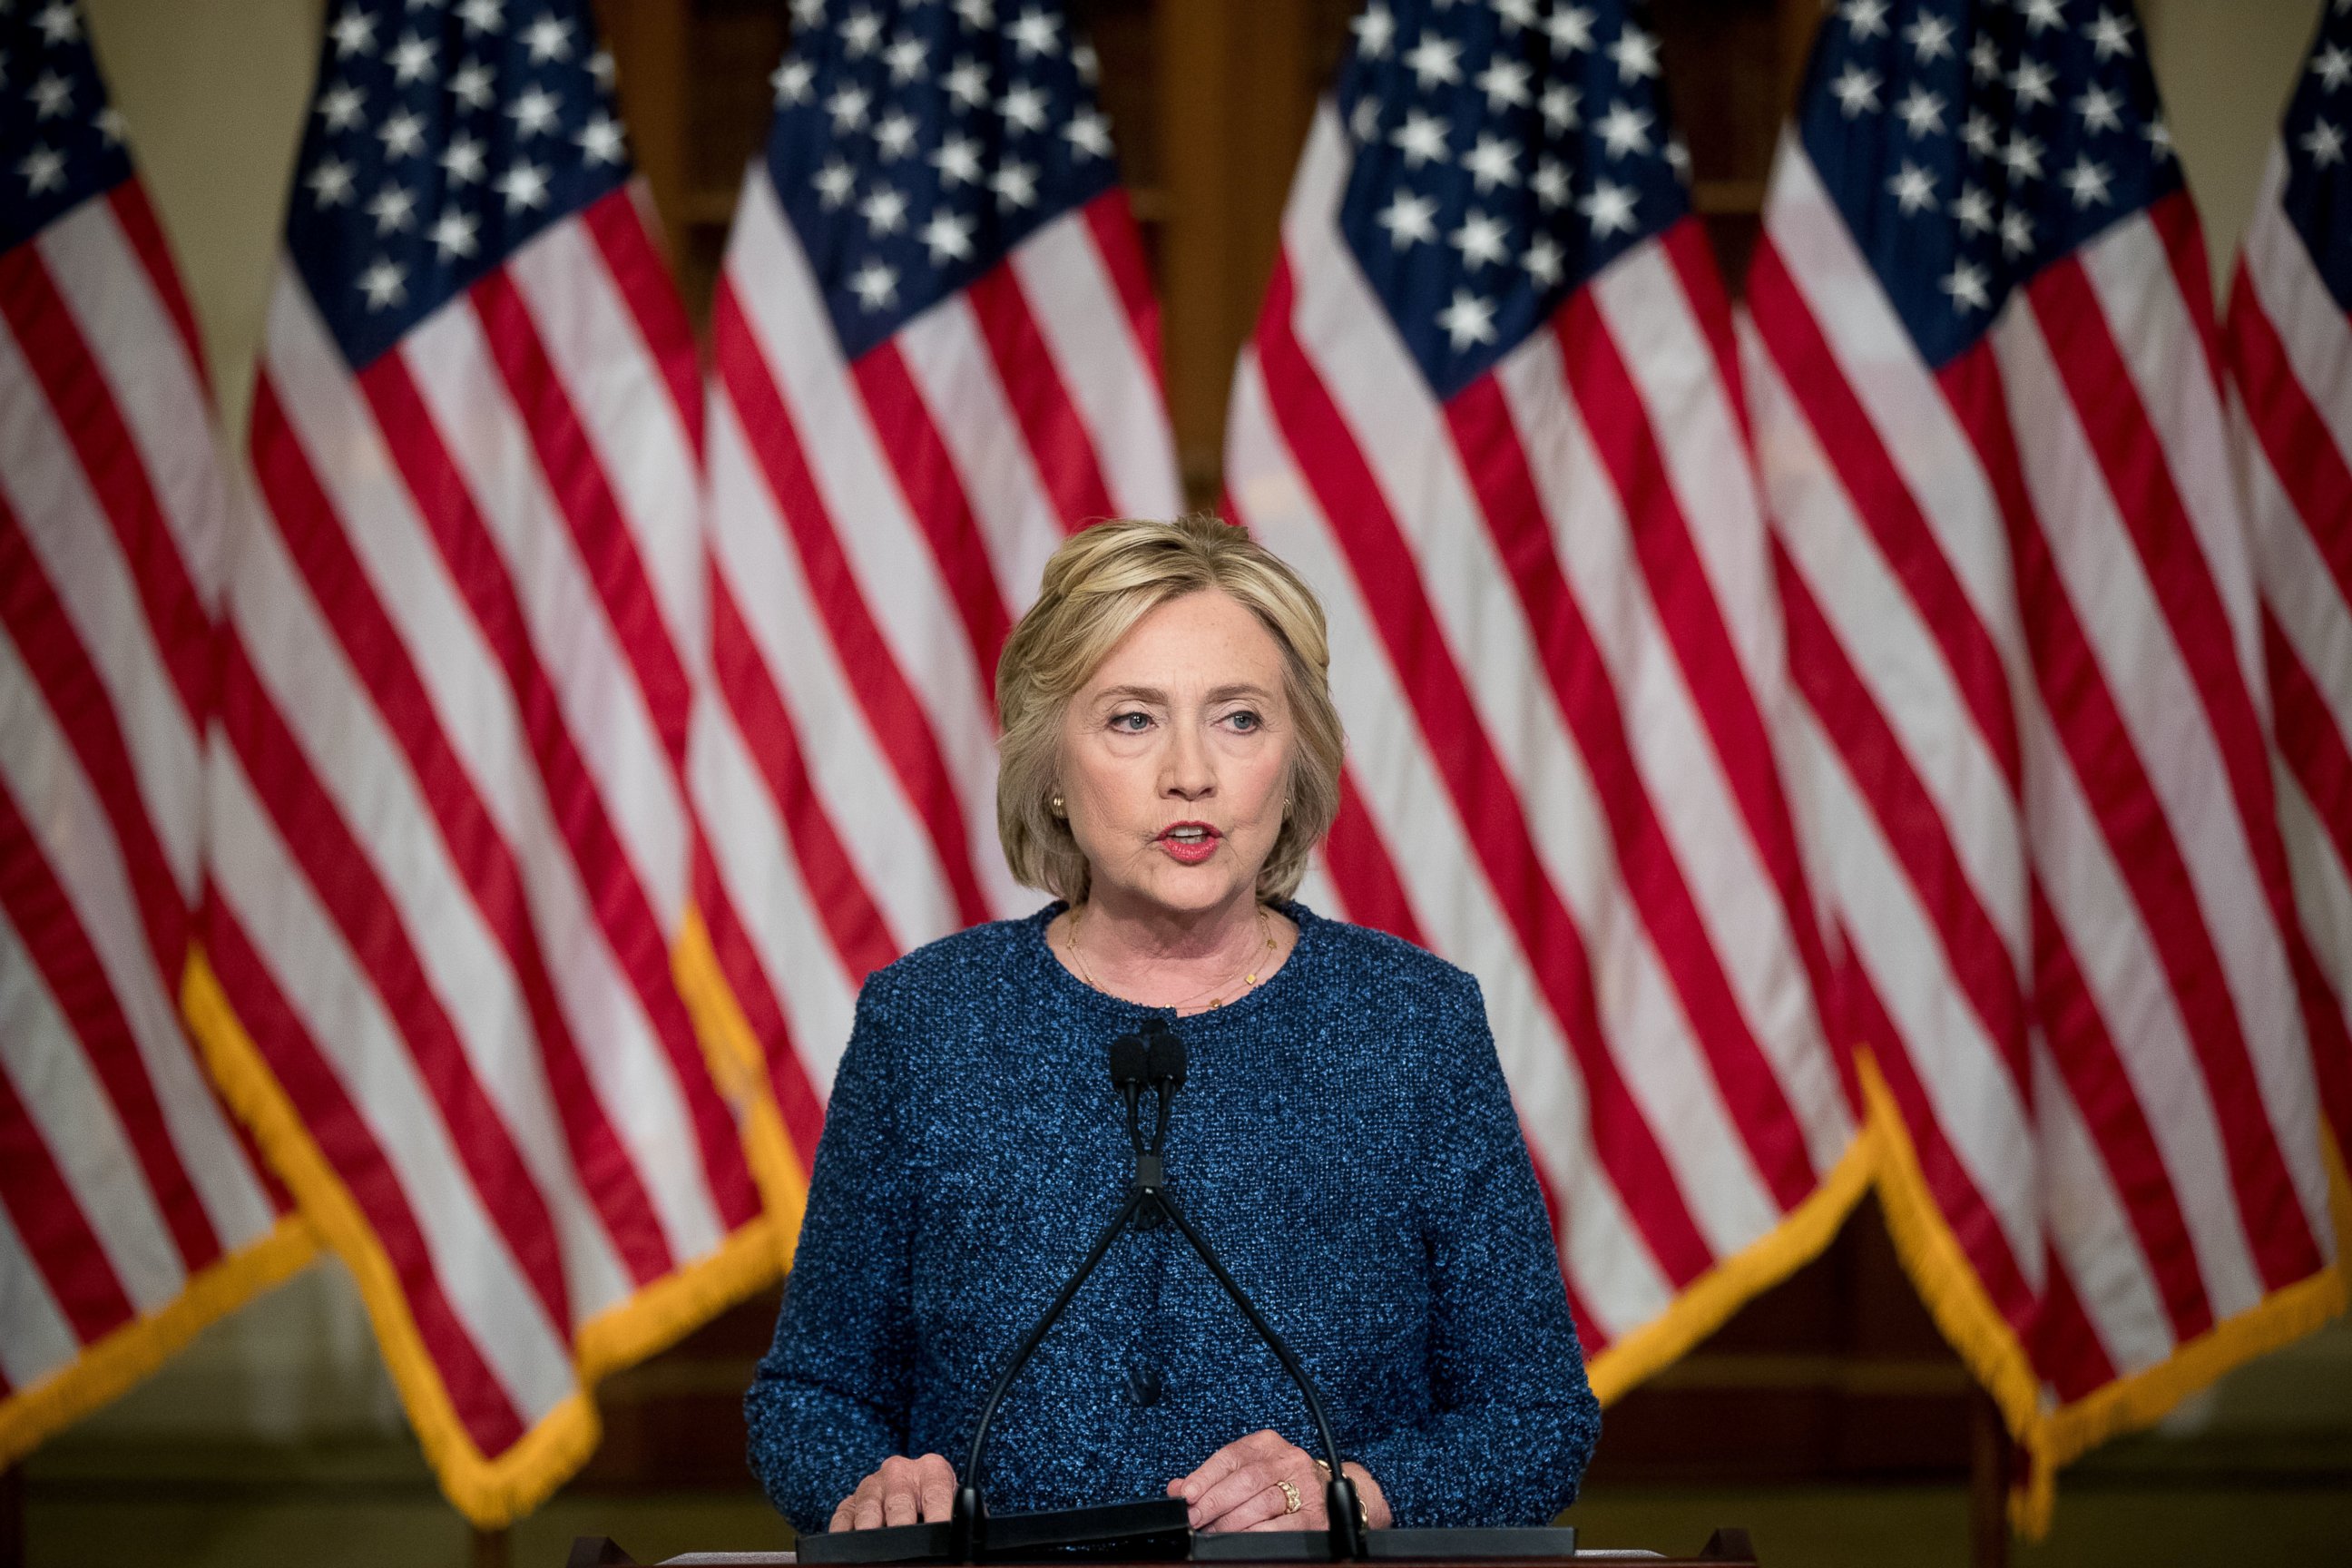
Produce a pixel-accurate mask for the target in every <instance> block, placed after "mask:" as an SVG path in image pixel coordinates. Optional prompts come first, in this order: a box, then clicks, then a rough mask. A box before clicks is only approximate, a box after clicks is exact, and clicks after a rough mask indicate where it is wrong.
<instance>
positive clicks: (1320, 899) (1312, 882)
mask: <svg viewBox="0 0 2352 1568" xmlns="http://www.w3.org/2000/svg"><path fill="white" fill-rule="evenodd" d="M1297 899H1298V901H1299V902H1300V903H1302V904H1305V905H1306V906H1307V908H1308V909H1310V910H1314V911H1315V912H1316V913H1317V914H1319V915H1325V916H1328V917H1329V918H1330V919H1332V920H1338V921H1344V920H1348V919H1349V918H1350V917H1349V913H1348V906H1347V903H1346V901H1345V900H1342V899H1341V898H1340V897H1339V884H1338V883H1337V882H1334V881H1333V880H1331V868H1330V866H1329V864H1328V862H1327V861H1326V859H1325V858H1324V856H1323V855H1322V854H1321V853H1319V852H1318V853H1317V854H1316V855H1315V856H1313V857H1312V858H1309V859H1308V860H1307V870H1306V873H1305V874H1304V875H1303V876H1301V877H1300V878H1299V879H1298V892H1297Z"/></svg>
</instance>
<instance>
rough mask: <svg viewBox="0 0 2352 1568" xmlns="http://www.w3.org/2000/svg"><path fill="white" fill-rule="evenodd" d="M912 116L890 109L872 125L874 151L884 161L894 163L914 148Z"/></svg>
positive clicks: (914, 128) (913, 121) (914, 125)
mask: <svg viewBox="0 0 2352 1568" xmlns="http://www.w3.org/2000/svg"><path fill="white" fill-rule="evenodd" d="M916 130H917V127H916V124H915V120H914V116H912V115H910V114H908V113H906V112H905V111H904V110H896V109H894V110H891V111H890V112H889V113H887V114H886V115H884V116H883V117H882V119H881V121H880V122H879V123H877V125H876V126H875V127H874V151H875V153H877V155H879V156H880V158H881V160H882V161H883V162H884V163H897V162H898V160H899V159H901V158H904V157H907V156H908V155H909V154H911V153H913V152H914V150H915V132H916Z"/></svg>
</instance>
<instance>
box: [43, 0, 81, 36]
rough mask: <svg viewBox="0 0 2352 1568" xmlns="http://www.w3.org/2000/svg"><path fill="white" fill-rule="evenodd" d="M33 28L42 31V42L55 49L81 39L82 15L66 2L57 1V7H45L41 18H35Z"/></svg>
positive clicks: (62, 0) (64, 0) (63, 0)
mask: <svg viewBox="0 0 2352 1568" xmlns="http://www.w3.org/2000/svg"><path fill="white" fill-rule="evenodd" d="M33 26H36V27H38V28H39V29H40V30H41V42H42V43H43V44H44V45H46V46H47V47H50V48H55V47H58V45H59V44H70V43H72V42H73V41H74V40H75V39H77V38H79V37H81V13H80V12H79V11H77V10H75V9H74V8H73V7H72V6H71V5H68V4H67V3H66V0H57V4H56V5H49V6H47V7H45V8H44V9H43V10H42V12H41V14H40V15H39V16H36V17H34V18H33Z"/></svg>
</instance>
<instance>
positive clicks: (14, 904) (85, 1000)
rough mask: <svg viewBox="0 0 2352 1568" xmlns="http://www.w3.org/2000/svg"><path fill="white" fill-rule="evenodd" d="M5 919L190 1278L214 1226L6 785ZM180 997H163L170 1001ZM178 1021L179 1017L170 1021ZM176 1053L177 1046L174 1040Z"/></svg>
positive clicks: (124, 1023) (115, 1004)
mask: <svg viewBox="0 0 2352 1568" xmlns="http://www.w3.org/2000/svg"><path fill="white" fill-rule="evenodd" d="M0 910H6V911H7V915H8V921H9V923H10V924H12V925H14V926H15V927H16V937H17V940H18V941H19V942H22V943H23V944H24V949H25V953H26V957H27V958H28V959H29V960H30V961H31V963H32V965H33V967H34V968H35V969H37V970H38V971H39V972H40V975H41V981H42V984H44V985H46V986H47V989H48V993H49V997H50V999H51V1000H52V1001H53V1002H55V1003H56V1004H57V1007H58V1012H59V1013H61V1014H63V1015H64V1017H65V1021H66V1024H67V1026H68V1027H69V1028H70V1029H71V1030H72V1032H73V1036H74V1038H75V1040H76V1041H77V1042H79V1045H80V1047H81V1055H82V1058H83V1059H84V1060H85V1061H87V1062H88V1063H89V1068H90V1071H91V1072H92V1073H93V1074H95V1075H96V1077H97V1079H98V1081H99V1083H100V1086H101V1087H103V1088H104V1089H105V1090H106V1098H107V1100H108V1101H109V1102H110V1104H111V1105H112V1106H113V1108H114V1114H115V1117H116V1119H117V1120H118V1121H121V1124H122V1136H123V1141H124V1142H126V1143H128V1144H129V1145H130V1146H131V1155H132V1157H133V1158H135V1159H136V1160H137V1161H138V1162H139V1170H140V1173H141V1174H142V1175H143V1176H144V1177H145V1178H146V1195H147V1196H148V1197H149V1199H151V1200H152V1202H153V1204H154V1205H155V1207H156V1209H157V1210H158V1212H160V1213H161V1215H163V1224H164V1226H165V1227H166V1228H168V1229H169V1230H170V1231H171V1233H172V1241H173V1246H174V1247H177V1248H178V1250H179V1254H180V1266H181V1268H183V1269H184V1271H186V1272H187V1273H189V1274H194V1273H195V1272H197V1271H198V1270H199V1269H202V1268H205V1267H206V1266H207V1265H209V1264H211V1263H212V1262H213V1260H214V1259H215V1258H218V1257H219V1256H220V1255H221V1244H220V1237H219V1236H218V1235H216V1234H215V1232H214V1230H213V1225H212V1219H211V1216H210V1215H206V1214H205V1208H204V1203H203V1200H202V1199H201V1198H200V1197H199V1196H198V1195H197V1194H196V1190H195V1187H194V1184H192V1183H190V1181H189V1180H188V1173H187V1169H186V1167H185V1166H184V1165H182V1164H181V1163H180V1151H179V1147H178V1145H177V1144H175V1143H174V1142H173V1141H172V1131H171V1128H170V1127H169V1126H168V1125H167V1124H166V1123H165V1122H164V1121H163V1105H162V1103H161V1102H160V1101H159V1100H157V1099H156V1098H155V1086H154V1084H153V1083H152V1081H151V1080H150V1079H149V1078H148V1076H147V1063H146V1060H145V1058H142V1056H141V1055H140V1053H139V1042H138V1040H137V1039H136V1038H135V1037H133V1036H132V1035H131V1020H130V1019H129V1018H128V1017H126V1016H124V1015H123V1011H122V1004H121V999H120V998H119V997H117V996H116V995H115V993H114V986H113V984H112V983H111V982H110V980H109V979H108V977H107V973H106V969H105V966H104V965H103V964H101V963H100V962H99V957H98V950H97V949H96V948H95V947H93V946H92V945H91V944H90V940H89V931H88V929H87V928H86V927H85V926H84V925H83V924H82V920H81V911H80V910H77V909H75V908H74V906H73V900H71V899H70V898H69V897H68V894H67V892H66V889H65V888H64V887H63V886H62V885H61V884H60V883H59V882H58V878H57V873H56V871H55V869H54V868H52V867H51V866H50V865H49V862H48V860H47V858H46V857H45V856H44V855H43V854H42V852H41V847H40V845H39V843H38V842H37V841H36V840H35V838H34V837H33V830H32V828H31V826H29V825H28V824H27V823H26V821H25V819H24V817H23V816H22V815H21V814H20V813H19V812H18V811H17V809H16V799H15V797H14V796H13V795H11V794H10V792H9V791H8V790H7V789H6V787H5V786H4V785H0ZM163 995H164V997H165V998H166V999H167V1000H169V999H170V998H171V997H172V996H173V992H172V990H171V989H169V988H166V989H165V990H164V992H163ZM171 1016H173V1018H174V1019H175V1020H176V1019H177V1017H178V1014H177V1011H176V1010H174V1011H173V1013H172V1015H171ZM174 1043H175V1044H176V1043H177V1041H176V1037H175V1040H174Z"/></svg>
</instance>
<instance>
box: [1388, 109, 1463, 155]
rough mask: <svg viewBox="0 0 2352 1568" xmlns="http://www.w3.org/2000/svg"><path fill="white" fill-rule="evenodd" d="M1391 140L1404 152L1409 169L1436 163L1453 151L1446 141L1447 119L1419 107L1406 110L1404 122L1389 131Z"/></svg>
mask: <svg viewBox="0 0 2352 1568" xmlns="http://www.w3.org/2000/svg"><path fill="white" fill-rule="evenodd" d="M1389 141H1390V142H1391V144H1392V145H1393V146H1395V148H1396V149H1397V150H1398V151H1399V152H1401V153H1403V154H1404V166H1405V167H1406V168H1408V169H1418V168H1420V167H1421V166H1422V165H1423V163H1434V162H1436V161H1438V160H1440V159H1443V158H1444V157H1445V156H1446V155H1447V153H1449V152H1450V151H1451V149H1450V148H1449V147H1448V146H1447V145H1446V141H1445V121H1443V120H1440V119H1439V118H1437V116H1435V115H1433V114H1423V112H1422V111H1421V110H1418V109H1408V110H1405V111H1404V123H1403V124H1402V125H1400V126H1398V127H1397V128H1396V129H1395V130H1394V131H1392V132H1390V133H1389Z"/></svg>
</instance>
